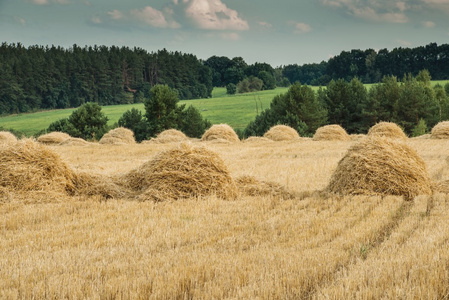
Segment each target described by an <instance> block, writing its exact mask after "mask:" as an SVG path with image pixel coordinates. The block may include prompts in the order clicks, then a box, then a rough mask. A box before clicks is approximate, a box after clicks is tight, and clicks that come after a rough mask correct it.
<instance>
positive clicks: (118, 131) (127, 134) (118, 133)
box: [100, 127, 136, 145]
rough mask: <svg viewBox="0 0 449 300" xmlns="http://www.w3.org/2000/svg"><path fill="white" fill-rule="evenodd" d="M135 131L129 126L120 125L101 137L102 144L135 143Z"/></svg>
mask: <svg viewBox="0 0 449 300" xmlns="http://www.w3.org/2000/svg"><path fill="white" fill-rule="evenodd" d="M135 143H136V140H135V139H134V132H132V131H131V130H129V129H128V128H124V127H118V128H115V129H113V130H111V131H109V132H108V133H106V134H105V135H103V137H102V138H101V139H100V144H107V145H123V144H135Z"/></svg>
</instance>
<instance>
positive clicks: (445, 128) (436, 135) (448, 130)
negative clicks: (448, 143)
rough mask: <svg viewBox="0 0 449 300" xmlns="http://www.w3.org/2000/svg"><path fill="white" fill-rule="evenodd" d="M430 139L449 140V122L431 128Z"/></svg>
mask: <svg viewBox="0 0 449 300" xmlns="http://www.w3.org/2000/svg"><path fill="white" fill-rule="evenodd" d="M430 138H432V139H449V121H443V122H440V123H438V124H437V125H435V126H434V127H433V128H432V131H431V135H430Z"/></svg>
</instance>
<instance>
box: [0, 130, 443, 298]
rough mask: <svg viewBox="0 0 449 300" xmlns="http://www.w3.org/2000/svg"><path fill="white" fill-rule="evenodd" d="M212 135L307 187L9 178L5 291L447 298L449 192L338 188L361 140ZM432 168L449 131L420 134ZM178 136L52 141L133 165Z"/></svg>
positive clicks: (75, 155) (111, 168)
mask: <svg viewBox="0 0 449 300" xmlns="http://www.w3.org/2000/svg"><path fill="white" fill-rule="evenodd" d="M195 143H201V144H203V145H205V146H206V147H207V148H208V149H210V150H212V151H213V152H215V153H217V154H218V155H219V156H220V157H221V158H222V159H223V160H224V162H225V164H226V166H227V167H228V169H229V171H230V173H231V175H232V177H234V178H236V177H238V176H241V175H251V176H254V177H256V178H257V179H260V180H266V181H272V182H276V183H279V184H281V185H282V186H284V187H285V188H287V189H288V190H290V191H292V192H294V193H296V194H297V195H298V196H297V197H295V198H294V199H288V200H286V199H281V198H278V197H274V196H264V197H260V196H258V197H251V196H243V195H240V196H239V197H238V198H237V199H236V200H223V199H219V198H217V197H215V196H210V197H204V198H194V199H186V200H180V201H172V202H158V203H154V202H149V201H146V202H139V201H135V200H129V199H107V198H104V197H102V196H67V195H62V194H58V193H54V194H53V193H48V192H39V191H35V192H26V193H15V192H8V191H6V192H5V191H3V193H2V194H1V198H0V199H1V200H0V216H1V218H0V253H1V254H2V255H1V256H0V298H2V299H32V298H33V299H44V298H46V299H63V298H67V299H192V298H195V299H197V298H201V299H217V298H218V299H329V298H331V299H382V298H385V299H447V298H448V297H449V251H448V246H449V226H448V224H449V196H448V195H446V194H441V193H435V194H433V195H432V196H417V197H415V198H414V199H413V200H412V201H405V200H404V199H403V198H402V197H396V196H385V197H380V196H351V197H349V196H346V197H337V196H328V197H324V196H323V195H322V194H319V193H315V192H316V191H319V190H322V189H324V188H325V187H326V185H327V184H328V183H329V180H330V178H331V175H332V173H333V171H334V170H335V168H336V166H337V164H338V162H339V160H340V159H341V158H342V157H343V156H344V154H345V153H346V151H347V150H348V148H349V147H350V146H351V145H352V144H353V143H355V141H348V142H335V141H313V140H310V139H301V140H297V141H290V142H268V141H258V142H252V143H249V142H246V143H244V142H238V143H211V142H195ZM406 143H407V144H408V145H409V146H410V147H411V148H413V149H415V150H416V151H417V153H418V154H419V155H420V156H421V158H422V159H423V160H424V161H425V163H426V165H427V168H428V172H429V174H430V177H431V178H432V179H433V180H445V179H449V172H448V169H449V166H448V161H447V157H448V156H449V141H446V140H431V139H409V140H408V141H407V142H406ZM172 147H176V144H135V145H100V144H89V145H87V146H49V148H50V149H51V150H52V151H54V152H55V153H57V154H58V155H59V156H60V157H61V158H62V160H63V161H65V162H66V163H67V164H68V165H69V166H70V167H71V168H73V169H75V170H77V171H85V172H89V173H96V174H102V175H118V174H123V173H126V172H128V171H130V170H132V169H134V168H136V167H138V166H140V165H141V164H142V163H144V162H146V161H148V160H150V159H152V158H153V157H155V155H156V154H158V153H159V152H161V151H163V150H167V149H169V148H172Z"/></svg>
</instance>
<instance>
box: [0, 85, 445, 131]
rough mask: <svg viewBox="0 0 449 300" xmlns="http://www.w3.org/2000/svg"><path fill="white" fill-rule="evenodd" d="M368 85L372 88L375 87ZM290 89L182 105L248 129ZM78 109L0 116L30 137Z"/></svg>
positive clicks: (219, 92) (118, 112)
mask: <svg viewBox="0 0 449 300" xmlns="http://www.w3.org/2000/svg"><path fill="white" fill-rule="evenodd" d="M448 82H449V81H448V80H444V81H432V85H436V84H440V85H443V86H444V85H445V84H446V83H448ZM365 86H366V87H367V88H368V89H369V88H370V87H371V86H372V85H370V84H367V85H365ZM312 88H313V89H314V90H315V91H316V90H318V87H312ZM287 90H288V88H276V89H274V90H269V91H259V92H253V93H246V94H235V95H227V94H226V89H225V88H214V90H213V92H212V98H208V99H194V100H182V101H180V102H179V103H180V104H185V105H186V106H189V105H193V106H194V107H196V108H197V109H198V110H199V111H200V112H201V114H202V115H203V117H205V118H206V119H208V120H209V121H210V122H212V124H222V123H226V124H229V125H230V126H231V127H233V128H234V129H244V128H245V127H246V126H247V125H248V123H249V122H250V121H252V120H254V118H255V117H256V116H257V114H259V113H260V112H261V111H262V110H264V109H267V108H269V107H270V103H271V101H272V100H273V98H274V97H275V96H276V95H279V94H282V93H285V92H287ZM131 108H137V109H139V110H141V111H142V113H143V112H144V111H145V109H144V105H143V103H138V104H125V105H110V106H103V108H102V111H103V113H104V114H105V115H106V116H107V117H108V118H109V122H108V125H110V126H112V125H114V124H115V123H117V122H118V120H119V118H120V117H121V116H122V115H123V113H124V112H125V111H127V110H130V109H131ZM74 110H75V109H73V108H71V109H62V110H51V111H41V112H35V113H27V114H18V115H10V116H5V117H0V128H2V129H3V130H11V129H12V130H15V131H19V132H22V133H24V134H25V135H26V136H32V135H35V134H37V133H38V132H40V131H42V130H45V129H47V128H48V126H49V125H50V124H51V123H52V122H54V121H56V120H59V119H62V118H67V117H68V116H70V114H71V113H72V112H73V111H74Z"/></svg>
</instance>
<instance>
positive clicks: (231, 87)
mask: <svg viewBox="0 0 449 300" xmlns="http://www.w3.org/2000/svg"><path fill="white" fill-rule="evenodd" d="M235 93H237V86H236V85H235V84H233V83H228V84H227V85H226V94H228V95H235Z"/></svg>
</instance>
